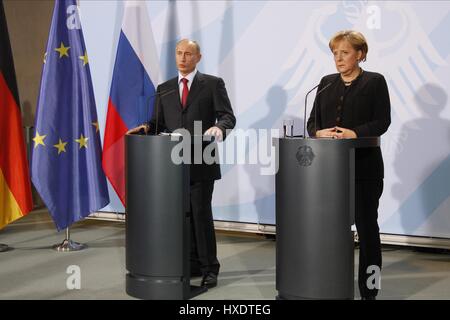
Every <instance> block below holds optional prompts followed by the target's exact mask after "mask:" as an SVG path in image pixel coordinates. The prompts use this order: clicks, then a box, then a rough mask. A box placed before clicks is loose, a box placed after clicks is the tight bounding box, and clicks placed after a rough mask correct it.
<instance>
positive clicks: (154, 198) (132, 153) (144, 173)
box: [125, 135, 192, 300]
mask: <svg viewBox="0 0 450 320" xmlns="http://www.w3.org/2000/svg"><path fill="white" fill-rule="evenodd" d="M125 139H126V141H125V148H126V151H125V154H126V161H125V163H126V207H127V208H126V268H127V270H128V274H127V275H126V291H127V293H128V294H129V295H131V296H133V297H137V298H141V299H172V300H174V299H189V298H190V297H192V294H191V288H190V270H189V268H190V267H189V250H190V248H189V218H188V217H187V214H186V213H187V212H188V211H189V167H188V165H186V164H175V163H174V162H173V161H172V159H171V153H172V149H173V147H174V146H175V145H176V144H178V143H179V142H177V141H171V137H170V136H144V135H127V136H126V138H125Z"/></svg>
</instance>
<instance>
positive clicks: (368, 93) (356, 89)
mask: <svg viewBox="0 0 450 320" xmlns="http://www.w3.org/2000/svg"><path fill="white" fill-rule="evenodd" d="M330 83H331V85H330V86H329V87H328V88H326V89H325V90H324V91H323V92H321V93H320V94H319V95H318V96H317V97H316V99H315V101H314V107H313V109H312V111H311V114H310V117H309V119H308V133H309V135H310V136H315V133H316V130H321V129H325V128H332V127H334V126H339V127H343V128H347V129H352V130H353V131H355V132H356V135H357V136H358V137H376V136H381V135H382V134H383V133H385V132H386V130H387V129H388V127H389V125H390V123H391V104H390V100H389V92H388V88H387V84H386V80H385V79H384V77H383V76H382V75H381V74H379V73H375V72H368V71H364V72H363V73H362V74H360V76H359V77H358V78H357V79H355V80H354V81H353V82H352V84H351V85H350V86H348V87H346V86H345V84H344V82H343V81H342V79H341V77H340V74H338V73H337V74H331V75H327V76H325V77H323V78H322V80H321V81H320V85H319V87H318V89H317V90H318V91H320V90H321V88H323V87H325V86H326V85H328V84H330ZM318 91H317V92H318ZM316 115H317V119H316ZM355 158H356V172H355V174H356V179H382V178H383V177H384V166H383V158H382V155H381V149H380V148H379V147H378V148H361V149H357V150H356V154H355Z"/></svg>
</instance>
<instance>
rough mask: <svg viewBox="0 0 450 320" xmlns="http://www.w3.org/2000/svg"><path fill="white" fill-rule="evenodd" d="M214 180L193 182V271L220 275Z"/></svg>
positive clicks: (191, 199)
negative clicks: (214, 206)
mask: <svg viewBox="0 0 450 320" xmlns="http://www.w3.org/2000/svg"><path fill="white" fill-rule="evenodd" d="M213 190H214V180H203V181H191V185H190V201H191V211H190V218H191V219H190V220H191V270H198V269H200V271H201V272H202V273H203V274H205V273H207V272H212V273H215V274H218V273H219V268H220V264H219V261H218V260H217V244H216V234H215V232H214V221H213V216H212V209H211V200H212V194H213Z"/></svg>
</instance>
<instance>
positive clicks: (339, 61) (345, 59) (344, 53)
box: [333, 40, 362, 75]
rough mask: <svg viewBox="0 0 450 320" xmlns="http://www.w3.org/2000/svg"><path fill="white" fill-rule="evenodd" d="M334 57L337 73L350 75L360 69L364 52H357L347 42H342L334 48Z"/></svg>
mask: <svg viewBox="0 0 450 320" xmlns="http://www.w3.org/2000/svg"><path fill="white" fill-rule="evenodd" d="M333 55H334V63H335V64H336V69H337V71H338V72H339V73H340V74H343V75H350V74H351V73H352V71H354V70H355V69H356V68H358V63H359V60H360V59H361V56H362V52H361V50H358V51H356V50H355V49H354V48H353V46H352V45H351V44H350V42H348V41H347V40H341V41H339V42H338V43H336V45H335V46H334V48H333Z"/></svg>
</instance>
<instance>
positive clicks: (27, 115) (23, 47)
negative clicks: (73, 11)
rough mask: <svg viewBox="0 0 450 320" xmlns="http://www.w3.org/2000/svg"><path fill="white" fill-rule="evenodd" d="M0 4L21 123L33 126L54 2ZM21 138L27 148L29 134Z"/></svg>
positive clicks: (23, 0)
mask: <svg viewBox="0 0 450 320" xmlns="http://www.w3.org/2000/svg"><path fill="white" fill-rule="evenodd" d="M3 4H4V7H5V14H6V20H7V23H8V30H9V37H10V40H11V47H12V51H13V56H14V65H15V68H16V76H17V85H18V87H19V97H20V106H21V109H22V123H23V125H24V126H33V124H34V114H35V112H36V102H37V97H38V93H39V84H40V80H41V71H42V64H43V57H44V53H45V47H46V46H47V38H48V32H49V29H50V22H51V21H50V20H51V17H52V12H53V5H54V2H53V0H4V1H3ZM26 134H27V131H25V135H26ZM25 140H26V141H27V142H28V144H27V149H28V150H30V148H31V147H32V146H31V143H29V141H30V137H28V138H27V137H25ZM28 150H27V151H28ZM28 154H29V151H28ZM33 202H34V205H35V207H41V206H42V205H43V203H42V200H41V199H40V198H39V195H38V194H37V192H36V191H35V190H34V188H33Z"/></svg>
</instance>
